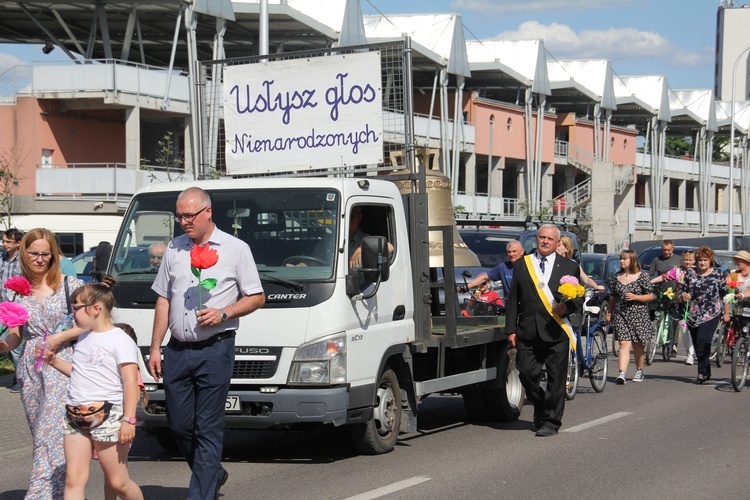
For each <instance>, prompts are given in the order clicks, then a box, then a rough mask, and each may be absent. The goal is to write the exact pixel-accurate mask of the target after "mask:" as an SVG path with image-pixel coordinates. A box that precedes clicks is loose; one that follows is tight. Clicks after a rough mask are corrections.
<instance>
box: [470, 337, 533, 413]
mask: <svg viewBox="0 0 750 500" xmlns="http://www.w3.org/2000/svg"><path fill="white" fill-rule="evenodd" d="M481 385H482V387H483V389H484V390H483V392H484V400H485V404H486V406H487V411H488V412H489V414H490V418H491V419H492V420H494V421H500V422H515V421H516V420H518V417H519V416H520V415H521V410H522V409H523V404H524V399H525V397H526V396H525V394H524V390H523V385H522V384H521V377H520V375H519V373H518V367H517V366H516V350H515V349H511V348H510V344H508V343H507V342H505V343H504V344H503V346H502V347H501V348H500V356H499V359H498V365H497V379H495V380H492V381H490V382H485V383H484V384H481Z"/></svg>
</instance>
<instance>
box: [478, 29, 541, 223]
mask: <svg viewBox="0 0 750 500" xmlns="http://www.w3.org/2000/svg"><path fill="white" fill-rule="evenodd" d="M466 52H467V53H468V55H469V61H470V63H471V71H472V78H471V82H470V85H471V88H476V89H480V95H481V96H482V97H486V98H489V99H494V100H498V101H504V102H514V101H515V102H516V104H519V101H522V102H523V105H524V115H525V120H524V121H525V125H526V130H525V134H526V165H527V168H525V169H524V180H525V182H524V186H525V191H526V199H527V200H528V201H529V206H530V207H531V210H532V211H538V210H540V209H541V207H542V199H541V198H542V190H541V186H542V144H543V143H544V140H543V131H544V109H545V105H546V100H547V96H549V95H550V94H551V93H552V90H551V88H550V82H549V78H548V76H547V59H546V51H545V50H544V41H543V40H528V41H526V40H524V41H507V40H480V41H471V42H468V43H467V44H466ZM521 96H523V99H521ZM534 96H536V102H537V109H536V112H537V120H536V131H534V130H533V123H534V120H533V104H534Z"/></svg>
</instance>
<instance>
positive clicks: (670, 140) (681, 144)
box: [665, 135, 693, 156]
mask: <svg viewBox="0 0 750 500" xmlns="http://www.w3.org/2000/svg"><path fill="white" fill-rule="evenodd" d="M665 149H666V151H667V152H666V154H667V155H669V156H685V155H690V156H692V154H693V138H692V137H690V136H676V135H668V136H667V139H666V143H665Z"/></svg>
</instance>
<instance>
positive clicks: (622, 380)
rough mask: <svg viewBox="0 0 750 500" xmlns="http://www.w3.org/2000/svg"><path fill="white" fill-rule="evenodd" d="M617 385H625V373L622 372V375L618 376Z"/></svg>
mask: <svg viewBox="0 0 750 500" xmlns="http://www.w3.org/2000/svg"><path fill="white" fill-rule="evenodd" d="M615 384H617V385H625V372H620V374H619V375H618V376H617V380H615Z"/></svg>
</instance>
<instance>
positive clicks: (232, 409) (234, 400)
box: [224, 396, 242, 413]
mask: <svg viewBox="0 0 750 500" xmlns="http://www.w3.org/2000/svg"><path fill="white" fill-rule="evenodd" d="M241 412H242V405H241V404H240V397H239V396H227V402H226V403H224V413H241Z"/></svg>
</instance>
